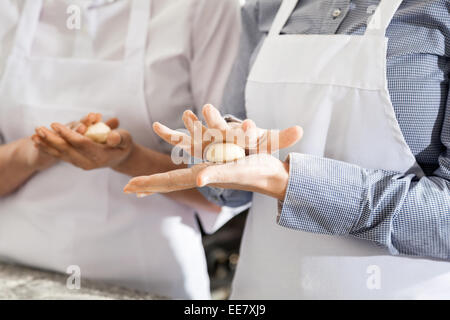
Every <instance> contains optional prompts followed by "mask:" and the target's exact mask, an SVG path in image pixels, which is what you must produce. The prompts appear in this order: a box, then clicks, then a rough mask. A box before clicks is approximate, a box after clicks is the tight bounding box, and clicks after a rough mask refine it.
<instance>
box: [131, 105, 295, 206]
mask: <svg viewBox="0 0 450 320" xmlns="http://www.w3.org/2000/svg"><path fill="white" fill-rule="evenodd" d="M203 116H204V118H205V120H206V122H207V125H208V127H205V126H203V125H202V124H201V122H200V121H199V120H198V118H197V117H196V116H195V115H194V114H193V113H192V112H191V111H186V112H185V113H184V114H183V122H184V123H185V126H186V128H187V129H188V131H189V133H190V136H189V135H187V134H184V133H181V132H179V131H175V130H172V129H170V128H168V127H166V126H164V125H162V124H160V123H155V124H154V126H153V128H154V130H155V132H156V133H157V134H158V135H159V136H160V137H161V138H163V139H164V140H165V141H167V142H168V143H170V144H173V145H177V146H180V147H182V148H183V149H184V150H186V151H187V152H189V153H190V154H193V155H195V157H197V158H203V154H204V151H205V149H206V147H207V146H208V145H209V144H211V143H213V142H214V143H216V142H232V143H236V144H238V145H240V146H241V147H243V148H245V149H246V153H247V154H250V155H249V156H247V157H246V158H244V159H241V160H238V161H235V162H231V163H226V164H220V165H218V164H213V163H202V164H199V165H195V166H193V167H191V168H188V169H179V170H173V171H169V172H166V173H160V174H155V175H151V176H142V177H137V178H134V179H132V180H130V182H129V183H128V185H127V186H126V187H125V189H124V192H126V193H137V194H140V195H148V194H152V193H155V192H161V193H164V192H172V191H179V190H185V189H191V188H195V187H203V186H206V185H210V186H214V187H220V188H228V189H237V190H245V191H252V192H259V193H263V194H266V195H269V196H272V197H275V198H278V199H283V198H284V195H285V192H286V186H287V182H288V178H289V164H288V163H285V162H282V161H280V160H278V159H276V158H275V157H273V156H271V155H270V153H271V152H275V151H277V150H278V149H283V148H287V147H290V146H292V145H293V144H295V143H296V142H297V141H299V140H300V139H301V137H302V135H303V130H302V129H301V128H300V127H298V126H294V127H291V128H288V129H284V130H281V131H278V130H266V129H261V128H258V127H256V124H255V123H254V122H253V121H252V120H249V119H247V120H245V121H243V122H242V123H227V122H226V121H225V120H224V119H223V118H222V116H221V115H220V113H219V111H218V110H217V109H215V108H214V107H213V106H211V105H206V106H205V107H204V108H203Z"/></svg>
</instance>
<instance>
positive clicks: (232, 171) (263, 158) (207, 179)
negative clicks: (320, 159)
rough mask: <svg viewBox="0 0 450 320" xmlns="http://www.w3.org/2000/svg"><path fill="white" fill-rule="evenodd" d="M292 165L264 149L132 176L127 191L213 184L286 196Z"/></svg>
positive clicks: (147, 191)
mask: <svg viewBox="0 0 450 320" xmlns="http://www.w3.org/2000/svg"><path fill="white" fill-rule="evenodd" d="M288 178H289V165H288V164H287V163H285V162H283V161H280V160H279V159H277V158H275V157H273V156H271V155H269V154H265V153H259V154H253V155H250V156H247V157H245V158H243V159H240V160H237V161H233V162H229V163H225V164H214V163H201V164H198V165H195V166H192V167H191V168H187V169H178V170H173V171H169V172H164V173H159V174H154V175H150V176H141V177H136V178H133V179H131V180H130V181H129V182H128V184H127V185H126V186H125V188H124V192H125V193H137V194H138V195H150V194H153V193H167V192H173V191H180V190H185V189H192V188H196V187H204V186H212V187H218V188H225V189H236V190H245V191H252V192H259V193H262V194H265V195H268V196H271V197H274V198H277V199H280V200H282V199H283V198H284V195H285V192H286V187H287V182H288Z"/></svg>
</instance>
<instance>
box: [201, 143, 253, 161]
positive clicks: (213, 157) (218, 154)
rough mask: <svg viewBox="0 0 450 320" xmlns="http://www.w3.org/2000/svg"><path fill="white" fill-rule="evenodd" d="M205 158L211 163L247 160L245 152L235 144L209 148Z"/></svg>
mask: <svg viewBox="0 0 450 320" xmlns="http://www.w3.org/2000/svg"><path fill="white" fill-rule="evenodd" d="M205 158H206V160H207V161H209V162H219V163H220V162H230V161H234V160H237V159H242V158H245V150H244V148H242V147H240V146H238V145H236V144H234V143H215V144H212V145H210V146H209V147H208V149H207V150H206V157H205Z"/></svg>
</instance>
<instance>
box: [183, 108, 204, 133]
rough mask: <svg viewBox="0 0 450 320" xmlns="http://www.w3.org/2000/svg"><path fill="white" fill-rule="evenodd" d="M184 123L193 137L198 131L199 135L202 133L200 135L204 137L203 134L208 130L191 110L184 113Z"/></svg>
mask: <svg viewBox="0 0 450 320" xmlns="http://www.w3.org/2000/svg"><path fill="white" fill-rule="evenodd" d="M183 122H184V126H185V127H186V129H188V130H189V133H190V134H191V137H193V136H194V135H195V131H196V130H197V131H198V133H200V135H202V134H203V132H205V131H206V130H207V129H208V128H206V127H205V126H204V125H203V124H202V122H201V121H200V120H199V119H198V118H197V116H196V115H195V114H194V113H193V112H192V111H191V110H186V111H185V112H184V113H183Z"/></svg>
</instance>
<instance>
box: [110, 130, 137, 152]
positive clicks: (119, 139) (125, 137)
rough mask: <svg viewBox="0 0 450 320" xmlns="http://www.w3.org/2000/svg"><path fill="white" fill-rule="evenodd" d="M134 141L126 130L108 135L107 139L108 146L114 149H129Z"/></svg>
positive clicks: (115, 131) (114, 131)
mask: <svg viewBox="0 0 450 320" xmlns="http://www.w3.org/2000/svg"><path fill="white" fill-rule="evenodd" d="M132 141H133V139H132V138H131V134H130V133H129V132H128V131H127V130H124V129H118V130H113V131H111V132H110V133H109V134H108V137H107V138H106V145H107V146H109V147H112V148H121V149H126V148H128V147H129V146H130V145H131V143H132Z"/></svg>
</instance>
